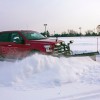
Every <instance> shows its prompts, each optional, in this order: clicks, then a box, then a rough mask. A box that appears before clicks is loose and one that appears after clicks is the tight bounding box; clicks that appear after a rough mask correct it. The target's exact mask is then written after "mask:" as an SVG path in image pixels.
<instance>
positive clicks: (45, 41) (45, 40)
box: [30, 38, 63, 44]
mask: <svg viewBox="0 0 100 100" xmlns="http://www.w3.org/2000/svg"><path fill="white" fill-rule="evenodd" d="M30 42H37V43H38V42H40V43H45V44H46V43H47V44H48V43H52V44H56V43H60V42H63V41H62V40H57V41H56V39H48V38H47V39H41V40H30Z"/></svg>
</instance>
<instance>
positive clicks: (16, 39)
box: [13, 36, 24, 43]
mask: <svg viewBox="0 0 100 100" xmlns="http://www.w3.org/2000/svg"><path fill="white" fill-rule="evenodd" d="M13 42H15V43H24V41H23V40H21V39H20V38H19V37H18V36H16V37H14V38H13Z"/></svg>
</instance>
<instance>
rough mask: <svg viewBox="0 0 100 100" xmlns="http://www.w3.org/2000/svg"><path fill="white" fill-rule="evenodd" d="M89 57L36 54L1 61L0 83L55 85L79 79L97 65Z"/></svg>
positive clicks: (12, 84) (6, 84)
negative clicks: (10, 60)
mask: <svg viewBox="0 0 100 100" xmlns="http://www.w3.org/2000/svg"><path fill="white" fill-rule="evenodd" d="M97 65H98V63H97V62H95V61H93V60H91V59H90V58H89V57H77V58H76V57H73V58H64V57H61V58H57V57H52V56H46V55H40V54H35V55H33V56H31V57H28V58H26V59H24V60H21V61H16V62H0V85H5V86H14V85H27V86H31V87H35V86H41V85H42V86H55V85H60V84H61V83H70V82H74V81H78V80H79V79H80V76H82V75H83V73H85V72H87V71H89V70H90V69H91V68H94V67H95V66H97Z"/></svg>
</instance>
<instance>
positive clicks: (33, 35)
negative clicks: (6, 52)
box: [22, 32, 46, 40]
mask: <svg viewBox="0 0 100 100" xmlns="http://www.w3.org/2000/svg"><path fill="white" fill-rule="evenodd" d="M22 34H23V35H24V36H25V37H26V38H27V39H28V40H40V39H45V38H46V37H44V36H43V35H42V34H40V33H38V32H22Z"/></svg>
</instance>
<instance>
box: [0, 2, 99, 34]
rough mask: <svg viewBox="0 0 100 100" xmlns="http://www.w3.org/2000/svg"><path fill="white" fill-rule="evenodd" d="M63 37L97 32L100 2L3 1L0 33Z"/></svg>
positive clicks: (0, 4) (0, 12) (0, 7)
mask: <svg viewBox="0 0 100 100" xmlns="http://www.w3.org/2000/svg"><path fill="white" fill-rule="evenodd" d="M44 24H47V30H48V31H49V32H50V33H54V31H55V32H56V33H61V32H63V31H67V30H68V29H73V30H76V31H78V32H79V27H82V32H84V31H86V30H88V29H91V30H96V29H95V28H96V27H97V25H99V24H100V0H0V31H3V30H18V29H31V30H35V31H38V32H43V31H44Z"/></svg>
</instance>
